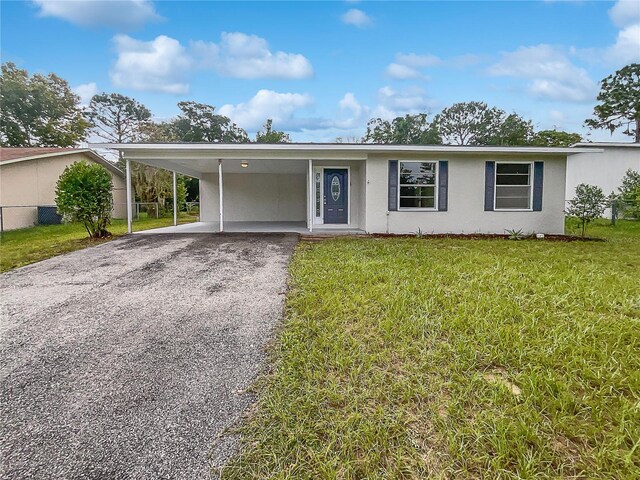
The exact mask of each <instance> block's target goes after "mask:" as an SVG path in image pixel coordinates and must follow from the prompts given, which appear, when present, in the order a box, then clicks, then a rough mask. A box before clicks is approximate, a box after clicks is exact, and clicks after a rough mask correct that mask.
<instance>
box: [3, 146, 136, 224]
mask: <svg viewBox="0 0 640 480" xmlns="http://www.w3.org/2000/svg"><path fill="white" fill-rule="evenodd" d="M79 160H86V161H92V160H91V158H90V157H88V156H87V155H85V154H84V153H72V154H69V155H60V156H54V157H45V158H40V159H34V160H25V161H19V162H14V163H9V164H6V163H5V164H0V205H2V206H3V212H2V214H3V228H4V229H5V230H13V229H16V228H25V227H31V226H33V225H35V223H36V222H37V208H35V207H36V206H38V205H40V206H43V205H55V197H56V193H55V190H56V183H57V181H58V179H59V178H60V175H61V174H62V172H64V169H65V168H66V167H67V166H68V165H71V164H72V163H74V162H77V161H79ZM109 173H111V178H112V181H113V201H114V204H115V205H114V212H113V213H114V218H125V217H126V187H125V182H124V179H123V178H121V177H120V176H118V175H117V174H115V173H113V172H111V171H109ZM6 206H11V207H6ZM25 206H28V207H25Z"/></svg>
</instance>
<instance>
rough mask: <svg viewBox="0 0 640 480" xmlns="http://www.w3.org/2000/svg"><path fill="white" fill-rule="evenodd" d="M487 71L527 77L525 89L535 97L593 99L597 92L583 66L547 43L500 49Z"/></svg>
mask: <svg viewBox="0 0 640 480" xmlns="http://www.w3.org/2000/svg"><path fill="white" fill-rule="evenodd" d="M488 73H489V74H490V75H494V76H507V77H516V78H524V79H526V80H528V85H527V89H528V91H529V93H530V94H532V95H533V96H535V97H538V98H545V99H551V100H560V101H573V102H585V101H592V100H594V99H595V96H596V94H597V86H596V84H595V83H594V82H593V80H591V78H589V75H588V74H587V72H586V70H585V69H583V68H580V67H577V66H576V65H574V64H573V63H571V61H570V60H569V58H568V57H567V55H566V54H565V53H563V52H562V51H561V50H559V49H556V48H554V47H552V46H550V45H537V46H534V47H521V48H519V49H518V50H515V51H513V52H506V53H503V54H502V56H501V59H500V61H499V62H498V63H495V64H494V65H491V66H490V67H489V68H488Z"/></svg>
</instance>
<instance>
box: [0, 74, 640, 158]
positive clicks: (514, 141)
mask: <svg viewBox="0 0 640 480" xmlns="http://www.w3.org/2000/svg"><path fill="white" fill-rule="evenodd" d="M597 100H598V102H599V104H598V105H596V107H595V108H594V112H593V118H590V119H587V120H586V121H585V125H586V126H587V127H589V128H606V129H609V130H610V131H611V132H613V131H615V130H616V129H619V128H623V129H624V130H623V133H624V134H626V135H629V136H631V137H633V139H634V141H635V142H640V64H637V63H635V64H630V65H627V66H626V67H624V68H622V69H620V70H618V71H617V72H615V73H614V74H612V75H610V76H608V77H606V78H605V79H603V80H602V82H601V92H600V94H599V95H598V98H597ZM177 106H178V109H179V110H180V113H179V114H178V115H177V116H176V117H174V118H172V119H170V120H167V121H160V122H157V121H154V120H153V116H152V114H151V111H150V110H149V109H148V108H147V107H146V106H145V105H143V104H142V103H140V102H138V101H137V100H136V99H134V98H131V97H127V96H125V95H121V94H119V93H100V94H98V95H95V96H94V97H93V98H92V99H91V101H90V103H89V105H88V106H87V107H82V106H81V105H80V98H79V97H78V96H77V95H75V94H74V93H73V91H72V90H71V88H70V87H69V84H68V83H67V82H66V81H65V80H64V79H62V78H61V77H59V76H57V75H56V74H54V73H50V74H48V75H42V74H37V73H36V74H33V75H29V73H28V72H27V71H26V70H24V69H20V68H18V67H16V65H15V64H13V63H10V62H9V63H5V64H3V65H2V72H1V74H0V108H1V110H2V112H1V113H2V116H1V117H0V144H1V145H2V146H12V147H30V146H47V147H51V146H55V147H68V146H73V145H76V144H78V143H79V142H81V141H84V140H86V139H87V137H88V136H89V135H95V136H97V137H99V138H101V139H103V140H105V141H107V142H119V143H123V142H138V141H142V142H221V143H248V142H251V141H254V142H258V143H283V142H290V141H291V139H290V137H289V135H288V134H286V133H285V132H282V131H278V130H274V128H273V122H272V120H270V119H267V120H266V121H265V124H264V126H263V129H262V130H261V131H259V132H258V133H257V134H256V137H255V139H253V140H252V139H250V138H249V136H248V134H247V132H246V131H245V130H244V129H242V128H240V127H239V126H238V125H236V124H235V123H233V122H232V121H231V119H229V118H228V117H226V116H224V115H220V114H218V113H216V107H214V106H212V105H208V104H204V103H198V102H194V101H181V102H178V105H177ZM581 139H582V137H581V136H580V135H579V134H577V133H571V132H563V131H557V130H542V131H538V132H536V131H534V127H533V123H532V122H531V120H527V119H525V118H523V117H521V116H520V115H518V114H517V113H507V112H505V111H504V110H501V109H499V108H496V107H490V106H489V105H487V104H486V103H484V102H477V101H472V102H462V103H456V104H454V105H452V106H450V107H447V108H444V109H443V110H442V111H441V112H440V113H438V114H437V115H435V116H434V117H433V119H432V120H431V121H430V120H429V116H428V114H427V113H418V114H415V115H405V116H401V117H396V118H394V119H393V120H386V119H382V118H372V119H371V120H369V122H368V124H367V131H366V133H365V135H364V136H363V137H362V138H360V139H357V138H354V139H352V140H355V141H360V142H366V143H397V144H447V145H539V146H566V145H569V144H571V143H575V142H578V141H580V140H581ZM336 141H341V139H336Z"/></svg>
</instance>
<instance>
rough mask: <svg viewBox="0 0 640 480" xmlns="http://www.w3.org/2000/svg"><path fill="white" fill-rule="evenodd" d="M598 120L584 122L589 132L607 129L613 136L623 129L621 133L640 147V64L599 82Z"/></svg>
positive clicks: (633, 64) (596, 113) (595, 109)
mask: <svg viewBox="0 0 640 480" xmlns="http://www.w3.org/2000/svg"><path fill="white" fill-rule="evenodd" d="M598 102H600V103H599V104H598V105H596V106H595V107H594V109H593V115H594V117H595V118H589V119H587V120H585V122H584V123H585V125H586V126H588V127H590V128H607V129H609V131H610V132H611V133H613V132H614V131H615V130H616V129H618V128H620V127H626V129H625V130H624V131H623V132H622V133H624V134H625V135H629V136H631V137H633V141H634V142H636V143H640V63H632V64H630V65H627V66H626V67H623V68H621V69H620V70H618V71H616V72H615V73H614V74H612V75H609V76H608V77H606V78H604V79H603V80H602V81H601V82H600V93H599V94H598Z"/></svg>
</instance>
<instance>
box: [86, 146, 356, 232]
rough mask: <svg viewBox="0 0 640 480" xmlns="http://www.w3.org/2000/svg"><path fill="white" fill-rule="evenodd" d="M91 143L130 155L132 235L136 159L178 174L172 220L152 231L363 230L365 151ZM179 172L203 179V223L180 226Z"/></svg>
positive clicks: (201, 199) (305, 147)
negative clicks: (170, 222) (133, 181)
mask: <svg viewBox="0 0 640 480" xmlns="http://www.w3.org/2000/svg"><path fill="white" fill-rule="evenodd" d="M92 147H93V148H109V149H116V150H118V151H119V152H120V153H121V154H122V155H123V157H124V159H125V161H126V184H127V199H128V201H127V219H128V231H129V233H132V218H133V213H132V200H133V197H134V196H133V191H132V184H131V162H138V163H142V164H145V165H149V166H152V167H156V168H161V169H165V170H169V171H171V172H172V173H173V198H174V219H173V224H174V225H173V227H165V228H160V229H155V230H154V231H148V233H149V232H151V233H180V232H184V233H210V232H223V231H225V232H294V233H307V232H312V231H314V230H316V231H318V230H321V231H328V232H334V233H340V232H342V233H347V232H348V233H359V232H362V231H364V195H365V162H364V160H366V158H367V155H366V153H364V152H362V151H361V150H357V149H352V148H345V149H336V148H335V146H333V147H332V148H327V146H326V145H319V144H306V145H300V144H296V145H292V144H278V145H269V144H193V143H190V144H94V145H92ZM345 147H346V146H345ZM349 147H351V146H349ZM177 173H180V174H183V175H187V176H191V177H195V178H198V179H199V183H200V222H197V223H195V224H190V225H180V226H178V225H177V208H176V207H177V205H176V197H177V195H176V174H177Z"/></svg>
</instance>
